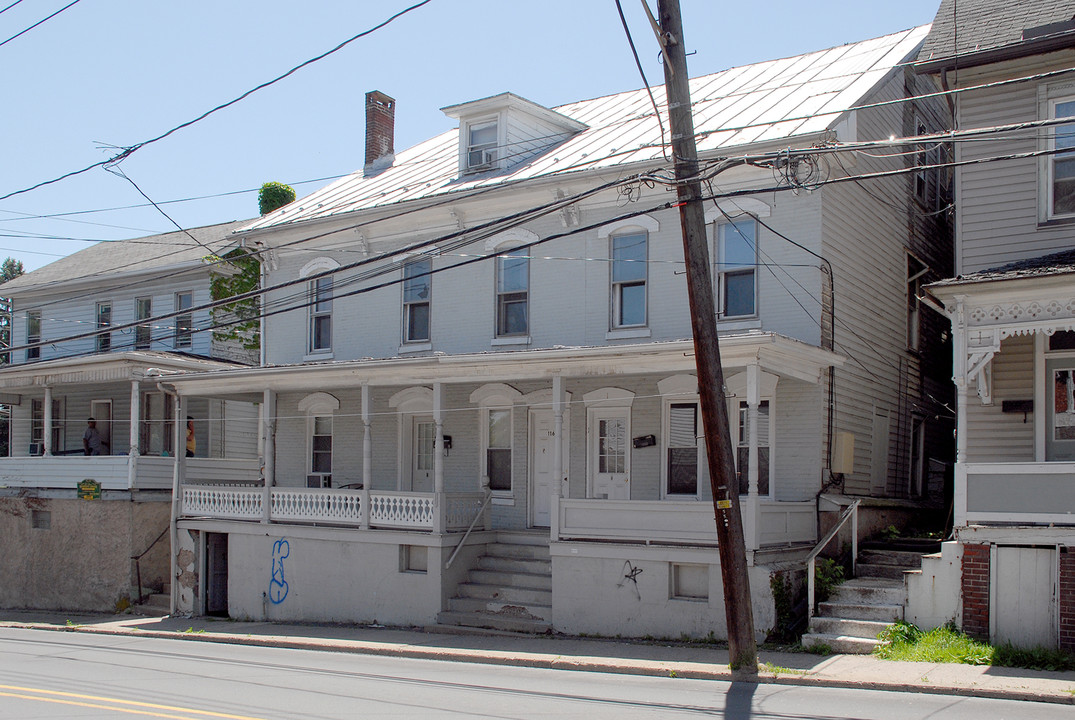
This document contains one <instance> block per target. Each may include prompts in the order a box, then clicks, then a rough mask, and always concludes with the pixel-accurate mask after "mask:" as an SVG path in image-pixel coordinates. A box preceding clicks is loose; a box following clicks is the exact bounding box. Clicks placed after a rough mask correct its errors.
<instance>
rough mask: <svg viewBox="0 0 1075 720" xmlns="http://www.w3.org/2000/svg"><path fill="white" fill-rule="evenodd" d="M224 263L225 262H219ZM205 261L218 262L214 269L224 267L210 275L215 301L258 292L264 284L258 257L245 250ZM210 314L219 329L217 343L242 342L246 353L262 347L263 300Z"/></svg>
mask: <svg viewBox="0 0 1075 720" xmlns="http://www.w3.org/2000/svg"><path fill="white" fill-rule="evenodd" d="M222 260H223V261H225V262H220V261H222ZM206 261H207V262H215V263H217V265H216V266H214V267H219V268H222V270H221V271H217V270H215V269H214V270H210V273H209V277H210V279H209V294H210V297H212V299H213V300H214V301H215V300H226V299H227V298H230V297H232V296H234V295H240V294H242V293H246V292H250V291H251V290H257V289H258V287H259V286H260V284H261V263H260V262H259V261H258V256H257V254H256V253H253V252H250V251H248V250H246V249H245V248H235V249H234V250H232V251H231V252H228V253H225V254H224V256H223V257H216V256H210V257H207V258H206ZM224 268H227V270H223V269H224ZM209 312H210V316H211V317H212V319H213V325H218V326H220V327H218V328H217V329H216V330H213V339H214V340H217V341H219V342H228V341H235V342H239V343H240V344H241V345H242V346H243V347H244V348H245V349H247V350H258V349H259V348H260V347H261V323H260V322H259V316H260V314H261V302H260V298H258V297H256V296H255V297H251V298H247V299H245V300H238V301H236V302H234V303H231V304H230V305H221V306H219V307H215V308H213V309H212V310H210V311H209Z"/></svg>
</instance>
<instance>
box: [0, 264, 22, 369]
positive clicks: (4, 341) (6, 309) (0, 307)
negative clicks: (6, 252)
mask: <svg viewBox="0 0 1075 720" xmlns="http://www.w3.org/2000/svg"><path fill="white" fill-rule="evenodd" d="M23 272H25V271H24V270H23V269H22V261H21V260H16V259H15V258H10V257H9V258H7V259H6V260H4V262H3V263H2V264H0V283H6V282H7V281H8V280H14V279H15V278H17V277H18V276H19V275H22V274H23ZM9 347H11V298H6V297H0V348H9ZM9 362H11V355H10V353H0V365H6V364H7V363H9Z"/></svg>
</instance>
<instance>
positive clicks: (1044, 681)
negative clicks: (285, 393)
mask: <svg viewBox="0 0 1075 720" xmlns="http://www.w3.org/2000/svg"><path fill="white" fill-rule="evenodd" d="M0 627H4V628H26V629H34V630H50V631H62V632H82V633H97V634H105V635H130V636H139V637H153V638H169V639H181V640H193V641H199V642H223V643H235V644H241V645H261V646H271V647H287V648H298V649H308V650H322V651H333V652H353V653H362V654H366V655H388V656H393V657H411V658H424V659H428V660H452V661H456V662H471V663H487V664H494V665H517V666H524V667H542V668H554V669H560V670H588V671H593V672H610V673H623V674H635V675H656V676H671V677H679V678H695V679H706V680H732V679H733V678H732V675H731V672H730V671H729V669H728V651H727V650H726V649H724V648H721V647H711V646H708V645H704V644H698V645H690V644H679V643H660V642H641V641H639V642H628V641H620V640H600V639H593V638H579V637H567V636H531V635H508V634H502V633H484V632H464V631H463V630H462V629H455V628H452V629H448V628H430V629H426V630H423V629H397V628H384V627H367V626H348V625H318V624H287V623H268V622H236V621H231V620H219V619H213V618H155V617H141V616H138V615H79V614H76V613H66V614H65V613H50V612H35V611H10V610H9V611H0ZM453 630H456V631H455V632H453ZM759 655H760V658H759V660H760V662H761V671H760V673H759V676H758V681H759V682H763V683H775V684H785V685H818V686H828V687H848V688H863V689H875V690H895V691H903V692H921V693H931V694H939V695H971V696H976V697H990V698H1005V699H1010V700H1032V701H1039V702H1050V703H1062V704H1068V705H1075V672H1042V671H1035V670H1021V669H1017V668H994V667H983V666H971V665H953V664H933V663H911V662H891V661H887V660H879V659H877V658H874V657H872V656H868V655H830V656H824V657H823V656H819V655H810V654H806V653H787V652H770V651H761V652H760V653H759Z"/></svg>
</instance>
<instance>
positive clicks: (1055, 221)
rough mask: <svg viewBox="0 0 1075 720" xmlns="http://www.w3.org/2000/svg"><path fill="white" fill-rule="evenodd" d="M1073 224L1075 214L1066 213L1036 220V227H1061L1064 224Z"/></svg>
mask: <svg viewBox="0 0 1075 720" xmlns="http://www.w3.org/2000/svg"><path fill="white" fill-rule="evenodd" d="M1072 224H1075V215H1068V216H1066V217H1055V218H1049V219H1048V220H1038V229H1039V230H1047V229H1048V228H1053V227H1063V226H1065V225H1072Z"/></svg>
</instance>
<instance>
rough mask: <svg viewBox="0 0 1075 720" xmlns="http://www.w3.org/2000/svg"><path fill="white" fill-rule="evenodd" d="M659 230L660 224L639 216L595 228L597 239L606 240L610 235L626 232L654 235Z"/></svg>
mask: <svg viewBox="0 0 1075 720" xmlns="http://www.w3.org/2000/svg"><path fill="white" fill-rule="evenodd" d="M660 229H661V224H660V223H659V222H657V221H656V220H654V219H653V218H651V217H650V216H649V215H639V216H638V217H633V218H628V219H626V220H617V221H616V222H612V223H609V224H608V225H602V226H601V227H599V228H597V237H598V238H607V237H608V236H610V235H614V234H616V233H619V232H624V231H627V230H646V231H648V232H651V233H654V232H657V231H658V230H660Z"/></svg>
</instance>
